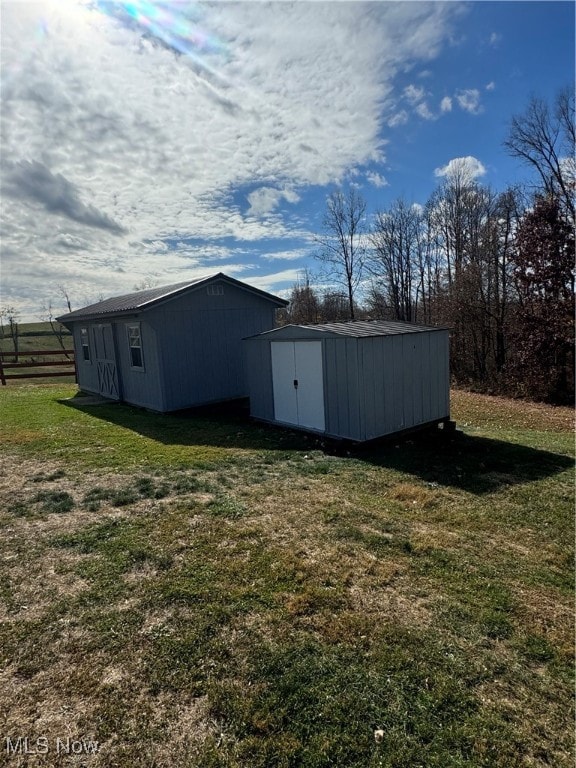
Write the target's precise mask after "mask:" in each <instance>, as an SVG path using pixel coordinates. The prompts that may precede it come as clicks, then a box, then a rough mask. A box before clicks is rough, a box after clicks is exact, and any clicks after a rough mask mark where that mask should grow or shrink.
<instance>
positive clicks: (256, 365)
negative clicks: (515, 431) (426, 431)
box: [244, 321, 450, 441]
mask: <svg viewBox="0 0 576 768" xmlns="http://www.w3.org/2000/svg"><path fill="white" fill-rule="evenodd" d="M244 354H245V359H246V370H247V371H248V389H249V393H250V413H251V415H252V416H253V417H255V418H257V419H261V420H263V421H268V422H274V423H278V424H286V425H289V426H291V427H298V428H300V429H305V430H310V431H313V432H318V433H322V434H325V435H327V436H330V437H336V438H348V439H350V440H354V441H364V440H371V439H373V438H377V437H382V436H384V435H389V434H392V433H395V432H401V431H403V430H407V429H412V428H414V427H419V426H424V425H428V424H434V423H439V422H442V421H448V420H449V418H450V397H449V391H450V381H449V362H448V329H447V328H435V327H431V326H424V325H414V324H411V323H403V322H380V321H362V322H349V323H328V324H324V325H286V326H284V327H282V328H277V329H274V330H270V331H268V332H265V333H262V334H259V335H257V336H254V337H252V338H247V339H245V340H244Z"/></svg>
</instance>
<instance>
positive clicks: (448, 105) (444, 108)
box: [440, 96, 452, 112]
mask: <svg viewBox="0 0 576 768" xmlns="http://www.w3.org/2000/svg"><path fill="white" fill-rule="evenodd" d="M440 111H441V112H451V111H452V99H451V98H450V96H444V98H443V99H442V101H441V102H440Z"/></svg>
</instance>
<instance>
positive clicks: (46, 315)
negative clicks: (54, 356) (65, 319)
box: [40, 294, 72, 359]
mask: <svg viewBox="0 0 576 768" xmlns="http://www.w3.org/2000/svg"><path fill="white" fill-rule="evenodd" d="M66 298H67V299H68V296H67V294H66ZM66 303H67V306H68V311H69V312H71V311H72V309H71V304H70V301H69V299H68V300H67V302H66ZM40 319H41V320H43V321H44V322H46V323H50V328H51V329H52V333H53V334H54V336H55V337H56V340H57V342H58V344H59V346H60V347H61V348H62V351H63V352H64V354H65V355H66V357H67V358H68V359H70V355H69V354H68V352H67V351H66V344H65V342H64V336H69V335H70V333H69V331H67V330H66V328H65V327H64V326H63V325H62V323H59V322H57V320H56V317H55V316H54V307H53V306H52V302H51V301H49V302H48V305H47V306H43V307H42V315H40Z"/></svg>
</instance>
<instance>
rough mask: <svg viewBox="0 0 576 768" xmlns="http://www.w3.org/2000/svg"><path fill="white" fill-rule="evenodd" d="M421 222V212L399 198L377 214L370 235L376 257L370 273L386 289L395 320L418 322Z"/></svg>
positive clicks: (373, 258)
mask: <svg viewBox="0 0 576 768" xmlns="http://www.w3.org/2000/svg"><path fill="white" fill-rule="evenodd" d="M421 220H422V214H421V211H420V209H419V208H417V207H415V206H413V205H410V204H409V203H407V202H406V201H405V200H403V199H402V198H398V199H397V200H395V201H394V202H393V203H392V205H391V206H390V208H388V210H386V211H380V212H379V213H377V214H376V220H375V223H374V226H373V229H372V232H371V234H370V242H371V244H372V248H373V255H372V258H371V259H370V265H369V269H370V271H371V272H372V274H373V275H374V277H375V279H376V282H377V285H378V284H379V285H381V286H382V289H383V290H382V289H381V292H382V293H383V294H384V296H385V297H386V298H387V303H388V306H389V307H390V308H391V310H392V317H393V318H394V319H395V320H408V321H412V320H414V319H415V315H416V304H417V301H418V295H417V294H418V283H417V277H416V275H417V268H418V263H419V256H420V254H419V248H420V246H421V245H422V241H421V238H420V237H419V229H420V226H421Z"/></svg>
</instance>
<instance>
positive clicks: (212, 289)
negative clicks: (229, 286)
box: [206, 285, 224, 296]
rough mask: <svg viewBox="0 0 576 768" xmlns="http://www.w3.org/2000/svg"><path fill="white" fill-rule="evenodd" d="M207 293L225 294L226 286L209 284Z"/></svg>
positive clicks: (213, 294)
mask: <svg viewBox="0 0 576 768" xmlns="http://www.w3.org/2000/svg"><path fill="white" fill-rule="evenodd" d="M206 293H207V294H208V296H224V286H223V285H207V286H206Z"/></svg>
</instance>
